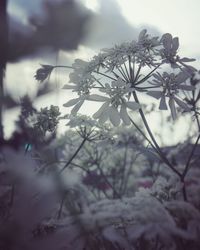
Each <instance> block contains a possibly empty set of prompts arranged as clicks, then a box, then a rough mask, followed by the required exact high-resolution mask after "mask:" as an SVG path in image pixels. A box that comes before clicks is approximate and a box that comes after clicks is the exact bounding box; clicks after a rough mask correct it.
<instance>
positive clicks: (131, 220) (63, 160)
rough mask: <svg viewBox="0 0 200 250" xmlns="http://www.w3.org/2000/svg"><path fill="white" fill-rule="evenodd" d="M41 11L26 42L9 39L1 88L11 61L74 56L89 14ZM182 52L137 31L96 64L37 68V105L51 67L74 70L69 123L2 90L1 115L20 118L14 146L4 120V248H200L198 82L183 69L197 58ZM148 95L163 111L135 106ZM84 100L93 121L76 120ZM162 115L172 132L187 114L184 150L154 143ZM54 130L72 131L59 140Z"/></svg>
mask: <svg viewBox="0 0 200 250" xmlns="http://www.w3.org/2000/svg"><path fill="white" fill-rule="evenodd" d="M6 2H7V1H2V3H1V4H2V8H1V16H2V18H3V19H2V20H4V22H2V23H1V24H0V27H1V32H2V34H3V36H2V37H5V41H4V43H2V45H1V47H0V49H1V50H2V51H4V49H5V46H8V42H7V40H6V39H7V38H8V37H7V36H6V34H7V33H6V32H7V31H8V30H7V29H8V27H7V23H6V18H7V17H6ZM44 6H45V8H46V9H45V10H46V15H45V18H44V19H41V20H40V19H38V18H37V17H35V18H31V19H30V23H31V25H32V26H33V27H34V28H33V30H32V32H31V33H29V35H24V34H23V32H21V33H17V34H16V33H14V34H13V35H12V36H11V38H12V39H10V40H9V42H10V45H9V46H10V47H9V50H5V52H6V56H4V53H3V54H2V58H3V59H2V61H1V62H0V63H1V64H0V67H1V86H2V87H4V86H3V72H4V71H5V66H6V63H7V62H10V61H15V60H18V59H19V58H21V57H24V56H27V55H30V54H35V53H37V52H38V51H40V49H41V48H42V49H45V47H48V48H50V49H51V50H59V49H66V50H71V49H73V48H76V47H77V46H78V43H79V42H80V41H81V38H82V36H83V35H84V27H86V26H84V25H86V23H87V22H86V21H87V20H89V19H88V18H89V15H88V12H87V11H86V12H84V11H83V9H80V7H78V5H76V3H75V2H74V1H58V2H56V3H53V2H46V4H45V5H44ZM66 18H67V20H66ZM63 20H64V22H63ZM69 20H70V22H69ZM2 27H3V28H2ZM58 27H59V29H58V30H57V28H58ZM51 34H54V35H55V36H52V35H51ZM16 36H17V37H18V38H19V39H16ZM50 38H51V39H50ZM178 48H179V40H178V38H177V37H172V36H171V35H170V34H169V33H167V34H164V35H163V36H161V37H160V38H159V37H157V36H151V35H149V34H148V33H147V31H146V30H142V31H141V32H140V34H139V37H138V39H137V40H135V41H132V42H126V43H122V44H121V45H116V46H114V47H112V48H110V49H103V50H102V51H101V52H100V53H99V54H98V55H96V56H94V57H92V59H91V60H90V61H84V60H80V59H76V60H75V62H74V63H73V64H72V66H69V65H66V66H65V65H50V64H41V67H40V68H39V69H38V70H37V71H36V73H35V79H36V80H37V81H38V82H39V84H40V88H39V90H38V94H37V97H39V96H40V97H42V98H43V97H44V94H46V93H47V92H48V91H49V90H50V89H49V80H50V78H51V74H53V71H55V70H56V69H57V68H64V69H65V68H66V69H67V70H72V72H71V73H70V75H69V82H70V84H69V85H68V84H65V85H64V87H63V88H64V90H63V91H66V89H68V91H70V90H72V91H73V92H75V93H76V94H77V95H78V96H77V97H76V98H73V99H71V100H69V101H68V102H67V103H65V104H64V107H73V108H72V111H71V114H67V115H65V114H64V112H62V111H61V110H60V108H59V107H58V106H57V105H53V104H51V103H50V105H48V106H45V107H42V108H38V107H37V105H35V99H34V100H32V99H31V98H30V97H29V96H28V95H26V96H24V97H22V98H21V99H20V101H19V102H18V103H16V102H14V100H12V98H9V95H5V93H4V92H3V91H2V92H1V95H2V99H1V100H2V102H1V104H0V106H1V115H2V113H3V109H4V110H5V108H6V107H8V106H9V105H10V106H11V107H13V106H14V107H15V106H18V108H19V109H20V112H19V117H18V120H17V121H16V129H15V131H14V133H13V134H12V136H11V137H10V138H6V137H5V136H4V133H3V126H2V120H0V125H1V126H0V127H1V134H0V135H1V137H0V143H1V144H0V149H1V153H0V249H2V250H11V249H13V250H18V249H28V250H29V249H30V250H32V249H33V250H34V249H52V250H59V249H80V250H93V249H99V250H100V249H113V250H117V249H118V250H122V249H136V250H145V249H146V250H150V249H152V250H153V249H154V250H158V249H177V250H182V249H193V250H198V249H199V248H200V241H199V236H200V227H199V225H200V223H199V222H200V197H199V191H200V181H199V177H200V170H199V139H200V137H199V97H200V94H199V79H200V78H199V71H198V70H196V69H195V68H194V67H193V66H191V65H190V64H188V63H190V62H193V61H194V60H193V59H188V58H186V57H180V56H179V55H178ZM7 52H8V53H7ZM164 65H165V66H164ZM143 96H145V97H147V96H149V97H150V96H151V97H153V98H154V99H157V100H159V105H157V104H154V103H153V104H152V105H150V104H146V103H145V102H143V101H141V102H139V99H142V100H144V99H145V98H142V97H143ZM8 99H9V100H10V101H9V100H8ZM36 99H37V98H36ZM87 102H90V103H91V102H92V104H93V103H96V102H98V103H102V106H101V107H98V110H97V111H96V113H94V115H93V118H91V117H90V116H86V115H82V114H80V113H78V112H79V110H80V108H81V107H82V106H83V105H85V103H87ZM48 103H49V102H48ZM8 104H9V105H8ZM90 105H91V104H90ZM91 106H92V105H91ZM95 108H96V106H95ZM158 109H159V112H160V110H166V109H169V110H170V112H169V115H168V116H167V117H166V120H164V119H163V120H164V121H163V123H162V126H164V127H165V126H167V124H169V123H170V124H171V128H172V130H174V127H175V124H176V123H177V122H178V121H179V120H181V118H182V117H187V119H188V120H189V121H190V123H191V127H192V128H194V129H190V131H189V132H188V136H187V138H186V139H185V141H184V142H181V143H179V144H177V145H174V146H173V145H171V146H168V147H167V146H165V145H164V146H163V145H161V144H160V143H159V141H161V142H162V137H163V135H162V133H161V132H162V131H161V132H159V131H158V132H157V134H155V135H154V133H153V132H152V130H151V127H150V125H149V124H150V123H149V121H148V120H147V117H148V114H151V113H155V112H157V110H158ZM4 112H5V111H4ZM59 123H65V125H66V127H65V128H66V129H65V133H63V134H58V133H57V132H58V126H59ZM159 138H161V140H158V139H159Z"/></svg>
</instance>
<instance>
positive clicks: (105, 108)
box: [92, 102, 110, 119]
mask: <svg viewBox="0 0 200 250" xmlns="http://www.w3.org/2000/svg"><path fill="white" fill-rule="evenodd" d="M109 104H110V102H105V103H104V104H103V105H102V106H101V107H100V109H99V110H98V111H97V112H96V113H94V114H93V116H92V117H93V118H94V119H98V118H99V117H100V116H101V115H102V113H103V112H105V111H106V110H107V109H108V106H109Z"/></svg>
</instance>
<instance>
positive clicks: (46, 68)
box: [34, 64, 54, 82]
mask: <svg viewBox="0 0 200 250" xmlns="http://www.w3.org/2000/svg"><path fill="white" fill-rule="evenodd" d="M41 66H42V68H39V69H38V70H37V71H36V74H35V76H34V77H35V79H36V80H37V81H40V82H43V81H44V80H46V79H47V78H49V77H50V75H51V72H52V70H53V69H54V66H51V65H44V64H42V65H41Z"/></svg>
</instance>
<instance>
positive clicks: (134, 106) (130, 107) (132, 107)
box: [126, 102, 141, 110]
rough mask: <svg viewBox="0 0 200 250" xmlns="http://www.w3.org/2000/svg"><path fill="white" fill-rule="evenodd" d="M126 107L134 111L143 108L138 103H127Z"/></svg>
mask: <svg viewBox="0 0 200 250" xmlns="http://www.w3.org/2000/svg"><path fill="white" fill-rule="evenodd" d="M126 106H127V107H128V108H129V109H132V110H137V109H140V108H141V106H140V104H139V103H137V102H126Z"/></svg>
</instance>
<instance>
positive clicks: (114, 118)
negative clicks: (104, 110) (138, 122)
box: [109, 106, 121, 127]
mask: <svg viewBox="0 0 200 250" xmlns="http://www.w3.org/2000/svg"><path fill="white" fill-rule="evenodd" d="M109 118H110V121H111V123H112V124H113V125H114V126H116V127H117V126H119V124H120V119H121V118H120V115H119V112H118V110H117V108H115V107H113V106H111V107H110V108H109Z"/></svg>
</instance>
